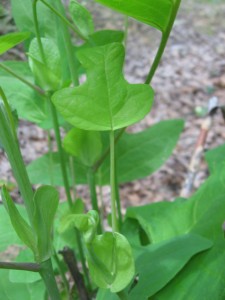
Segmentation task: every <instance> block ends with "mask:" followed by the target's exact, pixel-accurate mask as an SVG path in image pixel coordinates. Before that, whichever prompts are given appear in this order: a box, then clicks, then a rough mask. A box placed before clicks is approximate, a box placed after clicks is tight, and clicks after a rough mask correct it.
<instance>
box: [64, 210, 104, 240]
mask: <svg viewBox="0 0 225 300" xmlns="http://www.w3.org/2000/svg"><path fill="white" fill-rule="evenodd" d="M98 222H99V216H98V213H97V212H96V211H94V210H90V211H89V212H88V213H87V214H76V213H75V214H67V215H65V216H64V217H63V218H62V220H61V225H60V227H59V233H63V232H65V231H68V230H69V229H71V228H74V227H76V228H77V229H78V230H79V231H80V232H81V233H83V235H84V239H85V242H86V243H88V244H89V243H91V242H92V240H93V238H94V236H95V234H96V230H97V225H98Z"/></svg>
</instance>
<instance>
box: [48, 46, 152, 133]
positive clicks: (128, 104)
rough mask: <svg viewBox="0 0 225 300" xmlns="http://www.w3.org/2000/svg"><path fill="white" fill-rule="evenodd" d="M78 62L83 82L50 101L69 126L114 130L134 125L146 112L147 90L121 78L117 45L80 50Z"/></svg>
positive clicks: (120, 48) (149, 97)
mask: <svg viewBox="0 0 225 300" xmlns="http://www.w3.org/2000/svg"><path fill="white" fill-rule="evenodd" d="M78 59H79V60H80V62H81V64H82V65H83V66H84V67H85V68H86V69H87V81H86V82H85V83H84V84H83V85H81V86H80V87H76V88H67V89H63V90H61V91H58V92H56V93H55V94H54V95H53V97H52V101H53V103H54V104H55V106H56V108H57V109H58V111H59V112H60V113H61V114H62V115H63V117H64V118H65V119H66V120H67V121H68V122H69V123H71V124H72V125H74V126H76V127H78V128H81V129H85V130H96V131H102V130H103V131H104V130H116V129H118V128H122V127H126V126H128V125H131V124H133V123H135V122H138V121H139V120H141V119H142V118H143V117H144V116H145V115H146V114H147V113H148V112H149V111H150V108H151V105H152V100H153V91H152V89H151V87H149V86H147V85H144V84H129V83H127V82H126V80H125V79H124V77H123V74H122V66H123V61H124V47H123V46H122V45H121V44H119V43H113V44H108V45H105V46H101V47H96V48H91V49H85V50H82V51H80V52H79V54H78ZM96 79H97V80H96ZM62 99H63V101H62Z"/></svg>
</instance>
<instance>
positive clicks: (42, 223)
mask: <svg viewBox="0 0 225 300" xmlns="http://www.w3.org/2000/svg"><path fill="white" fill-rule="evenodd" d="M34 203H35V213H34V226H35V230H36V234H37V237H38V255H39V257H38V258H37V259H38V260H39V261H44V260H47V259H48V258H49V257H50V256H51V254H52V229H53V221H54V217H55V213H56V210H57V207H58V204H59V194H58V192H57V190H56V189H55V188H53V187H51V186H42V187H40V188H38V189H37V191H36V192H35V194H34Z"/></svg>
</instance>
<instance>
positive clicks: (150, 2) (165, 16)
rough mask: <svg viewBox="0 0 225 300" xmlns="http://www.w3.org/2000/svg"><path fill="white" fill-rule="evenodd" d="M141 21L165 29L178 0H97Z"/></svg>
mask: <svg viewBox="0 0 225 300" xmlns="http://www.w3.org/2000/svg"><path fill="white" fill-rule="evenodd" d="M96 2H99V3H101V4H103V5H106V6H108V7H110V8H112V9H114V10H116V11H118V12H121V13H123V14H125V15H128V16H130V17H132V18H134V19H137V20H138V21H140V22H143V23H145V24H148V25H150V26H152V27H155V28H157V29H158V30H160V31H162V32H163V31H165V30H166V28H167V26H168V23H169V21H170V18H171V15H172V13H173V9H174V7H175V6H176V5H177V3H178V2H179V1H178V0H142V1H137V0H130V1H129V2H128V1H127V0H96Z"/></svg>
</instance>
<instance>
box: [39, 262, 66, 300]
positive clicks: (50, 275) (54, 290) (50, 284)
mask: <svg viewBox="0 0 225 300" xmlns="http://www.w3.org/2000/svg"><path fill="white" fill-rule="evenodd" d="M40 265H41V270H40V275H41V277H42V279H43V281H44V283H45V286H46V289H47V291H48V294H49V297H50V299H51V300H61V297H60V294H59V290H58V287H57V284H56V281H55V275H54V271H53V268H52V262H51V260H50V259H49V260H46V261H44V262H42V263H41V264H40Z"/></svg>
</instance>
